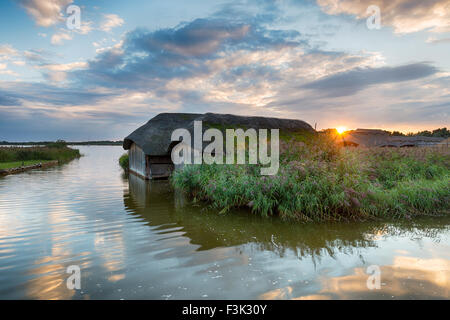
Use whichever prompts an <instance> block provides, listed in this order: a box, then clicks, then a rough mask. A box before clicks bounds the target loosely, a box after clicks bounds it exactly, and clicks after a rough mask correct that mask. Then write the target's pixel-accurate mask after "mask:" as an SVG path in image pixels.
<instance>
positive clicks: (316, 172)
mask: <svg viewBox="0 0 450 320" xmlns="http://www.w3.org/2000/svg"><path fill="white" fill-rule="evenodd" d="M280 152H281V154H280V170H279V172H278V174H277V175H274V176H261V175H260V170H259V166H258V165H187V166H185V167H184V169H182V170H179V171H175V172H174V174H173V175H172V177H171V182H172V184H173V185H174V186H175V187H176V188H179V189H181V190H183V191H185V192H186V193H188V194H190V195H192V197H193V198H194V199H195V200H205V201H208V202H209V203H210V204H211V206H213V207H215V208H217V209H220V210H221V211H223V212H224V211H227V210H228V209H230V208H233V207H244V206H246V207H249V208H251V210H252V211H253V212H255V213H258V214H261V215H263V216H267V215H278V216H280V217H282V218H285V219H296V220H308V221H309V220H312V221H323V220H354V219H368V218H374V217H407V218H408V217H410V216H413V215H423V214H436V213H444V212H445V213H448V212H449V203H450V171H449V169H450V153H449V150H448V148H445V149H437V148H401V149H397V148H343V147H339V146H337V145H336V144H335V143H334V142H333V140H332V139H331V138H330V137H328V136H315V137H311V138H310V139H309V140H308V141H306V142H303V141H300V142H299V141H298V139H295V140H291V141H281V143H280Z"/></svg>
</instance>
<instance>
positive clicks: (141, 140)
mask: <svg viewBox="0 0 450 320" xmlns="http://www.w3.org/2000/svg"><path fill="white" fill-rule="evenodd" d="M194 121H202V125H203V131H205V130H206V129H208V128H217V129H219V130H221V131H223V132H224V130H225V129H228V128H242V129H244V130H245V129H249V128H254V129H280V130H282V131H302V130H304V131H309V132H313V131H314V129H313V128H312V127H311V126H310V125H309V124H308V123H306V122H304V121H301V120H293V119H279V118H266V117H246V116H236V115H231V114H217V113H205V114H194V113H161V114H158V115H157V116H156V117H154V118H152V119H150V121H148V122H147V123H146V124H145V125H143V126H142V127H140V128H138V129H137V130H135V131H134V132H133V133H131V134H130V135H129V136H128V137H126V138H125V139H124V142H123V148H124V149H125V150H128V149H130V147H131V144H132V143H133V142H134V143H136V144H137V145H138V146H139V147H140V148H141V149H142V150H144V152H145V154H148V155H151V156H160V155H168V154H169V153H170V150H171V148H172V147H173V146H174V144H176V142H175V143H174V142H172V141H171V136H172V132H173V131H174V130H175V129H178V128H185V129H187V130H189V131H190V132H191V136H192V138H193V132H194Z"/></svg>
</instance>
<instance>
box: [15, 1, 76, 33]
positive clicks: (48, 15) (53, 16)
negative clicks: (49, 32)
mask: <svg viewBox="0 0 450 320" xmlns="http://www.w3.org/2000/svg"><path fill="white" fill-rule="evenodd" d="M17 1H18V2H19V3H20V4H21V5H22V6H23V7H24V8H25V10H26V11H27V13H28V14H29V15H30V16H32V17H33V19H34V20H35V22H36V24H37V25H39V26H42V27H49V26H52V25H54V24H56V23H58V22H61V21H63V19H64V14H63V12H62V11H63V9H64V8H65V7H67V6H68V5H69V4H71V3H72V2H73V0H17Z"/></svg>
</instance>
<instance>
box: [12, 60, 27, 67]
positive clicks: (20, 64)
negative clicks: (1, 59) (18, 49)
mask: <svg viewBox="0 0 450 320" xmlns="http://www.w3.org/2000/svg"><path fill="white" fill-rule="evenodd" d="M13 64H15V65H16V66H24V65H25V61H22V60H18V61H13Z"/></svg>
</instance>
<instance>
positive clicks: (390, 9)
mask: <svg viewBox="0 0 450 320" xmlns="http://www.w3.org/2000/svg"><path fill="white" fill-rule="evenodd" d="M317 4H318V5H319V6H320V7H321V8H322V10H323V11H324V12H326V13H327V14H332V15H339V14H351V15H354V16H356V17H357V18H358V19H365V18H367V17H368V16H370V14H367V13H366V10H367V8H368V7H369V6H370V5H377V6H379V7H380V11H381V23H382V25H389V26H391V27H393V28H394V32H395V33H412V32H418V31H422V30H426V31H430V32H450V1H449V0H427V1H423V0H317Z"/></svg>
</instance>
